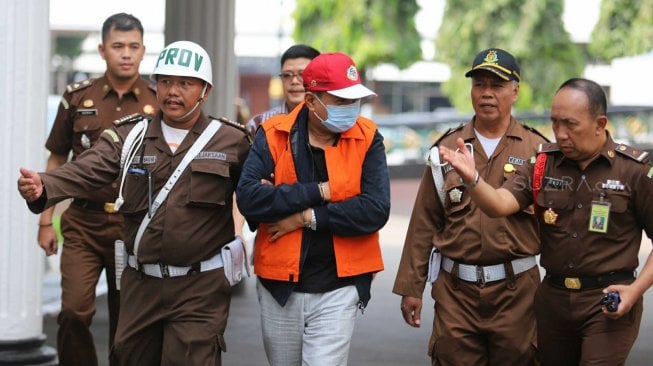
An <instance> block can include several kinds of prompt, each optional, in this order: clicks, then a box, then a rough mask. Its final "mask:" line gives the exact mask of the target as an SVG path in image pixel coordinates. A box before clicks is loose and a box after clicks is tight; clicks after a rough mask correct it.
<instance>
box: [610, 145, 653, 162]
mask: <svg viewBox="0 0 653 366" xmlns="http://www.w3.org/2000/svg"><path fill="white" fill-rule="evenodd" d="M614 150H615V151H616V152H618V153H619V154H621V155H624V156H627V157H629V158H631V159H633V160H635V161H636V162H638V163H646V162H648V152H646V151H644V150H640V149H636V148H634V147H631V146H628V145H624V144H619V145H617V147H616V148H615V149H614Z"/></svg>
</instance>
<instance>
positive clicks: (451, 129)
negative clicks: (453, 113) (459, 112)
mask: <svg viewBox="0 0 653 366" xmlns="http://www.w3.org/2000/svg"><path fill="white" fill-rule="evenodd" d="M464 125H465V124H464V123H461V124H460V125H458V126H457V127H453V128H450V129H448V130H447V131H445V133H443V134H442V136H440V137H439V138H438V139H437V140H435V142H434V143H433V145H431V147H433V146H437V145H438V144H439V143H440V141H442V139H443V138H445V137H447V136H449V135H451V134H452V133H454V132H456V131H460V130H461V129H462V128H463V126H464Z"/></svg>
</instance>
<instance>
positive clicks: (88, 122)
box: [38, 13, 157, 366]
mask: <svg viewBox="0 0 653 366" xmlns="http://www.w3.org/2000/svg"><path fill="white" fill-rule="evenodd" d="M98 51H99V52H100V55H101V56H102V58H103V59H104V61H105V62H106V71H105V73H104V75H103V76H102V77H100V78H97V79H89V80H84V81H80V82H76V83H72V84H70V85H68V87H67V88H66V92H65V93H64V94H63V96H62V98H61V103H60V105H59V110H58V112H57V116H56V118H55V121H54V124H53V126H52V131H51V132H50V136H49V137H48V140H47V142H46V144H45V146H46V148H47V149H48V150H49V151H50V156H49V157H48V162H47V169H48V170H53V169H56V168H58V167H60V166H61V165H63V164H64V163H66V162H67V161H68V156H69V154H70V153H71V152H72V158H71V160H76V159H77V158H78V157H79V155H80V154H81V153H83V152H84V151H85V150H87V149H89V148H90V147H91V146H93V145H95V143H96V141H97V140H98V139H99V138H100V135H101V134H102V131H104V130H105V129H106V128H109V127H111V126H112V123H111V121H113V120H115V119H117V118H119V117H122V116H124V115H126V114H130V113H143V114H145V115H148V116H152V115H154V112H155V106H156V105H157V102H156V95H155V92H154V87H153V86H151V85H150V83H148V82H147V81H145V80H143V79H142V78H141V76H140V74H139V72H138V67H139V65H140V63H141V61H142V60H143V55H144V53H145V46H144V45H143V26H142V25H141V22H140V20H138V19H137V18H136V17H134V16H133V15H130V14H125V13H119V14H114V15H112V16H110V17H109V18H107V19H106V21H105V22H104V24H103V25H102V43H100V44H99V46H98ZM108 183H111V182H108ZM117 186H118V184H117V183H113V184H107V185H106V186H105V187H101V188H100V189H97V190H93V191H89V192H80V194H79V195H76V196H75V198H74V200H73V201H72V203H71V205H70V206H69V207H68V208H67V209H66V210H65V211H64V213H63V214H62V216H61V234H62V235H63V248H62V252H61V261H60V264H61V290H62V291H61V311H60V313H59V316H58V318H57V322H58V323H59V330H58V333H57V351H58V354H59V364H60V365H62V366H66V365H89V366H93V365H97V364H98V360H97V354H96V351H95V344H94V341H93V334H92V333H91V331H90V329H89V326H90V325H91V321H92V319H93V314H95V286H96V284H97V282H98V279H99V278H100V274H101V273H102V270H103V269H105V270H106V282H107V287H108V295H107V299H108V303H109V347H110V346H111V344H112V343H113V338H114V334H115V331H116V325H117V324H118V309H119V304H120V297H119V292H118V290H117V289H116V285H115V283H116V281H115V269H114V242H115V241H116V239H121V238H122V237H123V235H122V234H123V229H124V228H123V218H122V215H120V214H119V213H118V212H117V210H115V208H114V206H113V201H115V199H116V196H117ZM53 211H54V207H51V208H49V209H47V210H45V211H44V212H43V213H42V214H41V217H40V219H39V230H38V243H39V245H40V246H41V248H43V250H44V251H45V254H46V255H48V256H49V255H53V254H57V252H58V249H59V248H58V240H57V235H56V233H55V230H54V228H53V226H52V216H53Z"/></svg>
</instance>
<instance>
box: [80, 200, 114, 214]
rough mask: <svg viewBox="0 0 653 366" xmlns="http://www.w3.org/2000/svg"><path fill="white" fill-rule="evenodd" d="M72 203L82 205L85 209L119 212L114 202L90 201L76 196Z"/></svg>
mask: <svg viewBox="0 0 653 366" xmlns="http://www.w3.org/2000/svg"><path fill="white" fill-rule="evenodd" d="M72 204H73V205H75V206H77V207H81V208H83V209H85V210H90V211H100V212H106V213H116V212H118V211H117V210H115V208H114V205H113V203H112V202H97V201H89V200H86V199H83V198H75V199H74V200H73V202H72Z"/></svg>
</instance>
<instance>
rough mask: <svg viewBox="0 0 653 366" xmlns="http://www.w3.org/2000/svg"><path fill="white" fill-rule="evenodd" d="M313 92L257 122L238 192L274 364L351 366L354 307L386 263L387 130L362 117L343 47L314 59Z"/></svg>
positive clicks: (309, 80) (309, 79)
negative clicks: (251, 232) (252, 239)
mask: <svg viewBox="0 0 653 366" xmlns="http://www.w3.org/2000/svg"><path fill="white" fill-rule="evenodd" d="M302 77H303V83H304V88H305V89H306V95H305V97H304V102H303V103H301V104H299V105H298V106H297V107H295V109H294V110H293V111H292V112H290V114H283V115H277V116H274V117H272V118H270V119H268V120H267V121H265V122H264V123H263V124H262V125H261V128H259V130H258V132H257V133H256V137H255V139H254V144H253V145H252V149H251V151H250V154H249V158H248V159H247V160H246V162H245V166H244V167H243V174H242V175H241V179H240V181H239V183H238V188H237V192H236V196H237V200H238V206H239V207H240V210H241V212H242V213H243V214H244V215H245V218H246V219H247V220H248V223H249V225H250V226H251V227H252V229H255V228H258V235H257V237H256V243H255V249H254V269H255V272H256V274H257V275H258V283H257V289H258V294H259V303H260V306H261V324H262V330H263V343H264V345H265V352H266V355H267V357H268V361H269V362H270V364H271V365H273V366H274V365H284V366H286V365H301V364H302V363H303V364H310V365H346V364H347V358H348V353H349V344H350V340H351V336H352V333H353V330H354V321H355V319H356V313H357V309H361V310H362V309H363V308H364V307H365V306H366V305H367V302H368V301H369V299H370V286H371V282H372V277H373V274H374V273H375V272H378V271H381V270H382V269H383V261H382V259H381V249H380V247H379V234H378V231H379V229H381V228H382V227H383V226H384V225H385V223H386V222H387V220H388V216H389V213H390V182H389V177H388V168H387V164H386V159H385V149H384V146H383V137H382V136H381V134H380V133H379V132H378V130H377V128H376V125H375V124H374V122H372V121H371V120H369V119H367V118H364V117H361V116H359V113H360V100H361V98H364V97H367V96H370V95H375V94H374V92H372V91H371V90H369V89H368V88H366V87H365V86H363V85H362V84H361V81H360V76H359V74H358V70H357V69H356V65H355V64H354V62H353V61H352V60H351V58H350V57H349V56H347V55H345V54H343V53H327V54H322V55H320V56H317V57H316V58H315V59H313V60H312V61H311V63H310V64H309V65H308V66H307V67H306V69H304V73H303V75H302Z"/></svg>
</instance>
